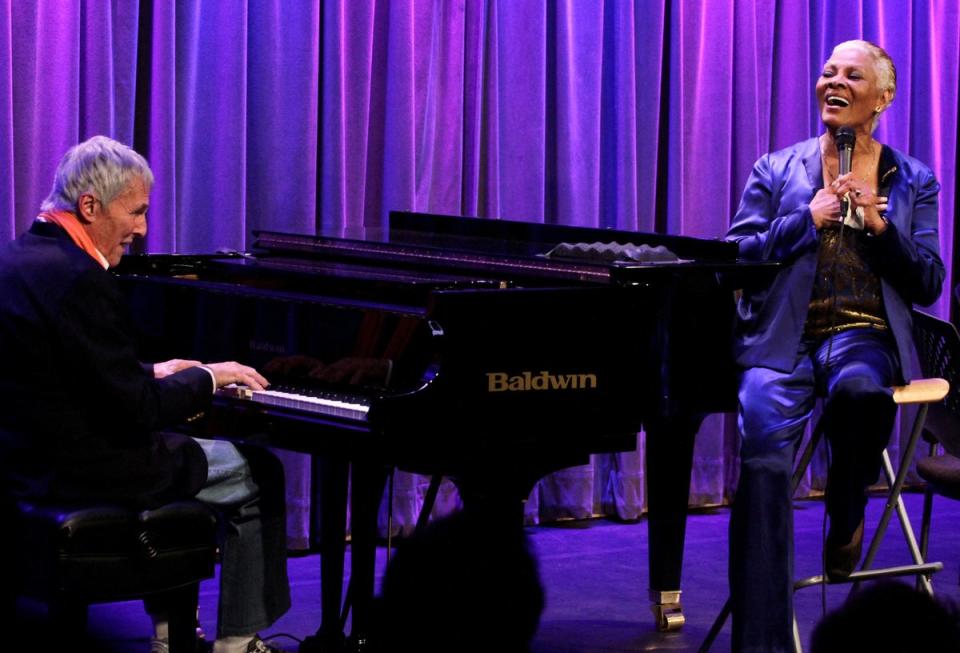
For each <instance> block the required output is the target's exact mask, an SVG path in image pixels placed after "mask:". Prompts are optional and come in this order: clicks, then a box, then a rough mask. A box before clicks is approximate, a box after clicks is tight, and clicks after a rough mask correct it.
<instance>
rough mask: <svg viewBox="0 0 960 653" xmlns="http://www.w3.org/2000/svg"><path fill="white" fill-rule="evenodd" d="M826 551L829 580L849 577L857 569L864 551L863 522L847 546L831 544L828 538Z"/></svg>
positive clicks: (861, 521)
mask: <svg viewBox="0 0 960 653" xmlns="http://www.w3.org/2000/svg"><path fill="white" fill-rule="evenodd" d="M826 549H827V550H826V572H827V579H828V580H832V581H836V580H843V579H845V578H847V577H849V576H850V574H852V573H853V570H854V569H856V568H857V563H858V562H860V553H861V551H862V550H863V520H862V519H861V520H860V525H859V526H857V530H855V531H854V532H853V537H851V538H850V541H849V542H847V543H846V544H841V545H836V544H831V543H830V538H829V537H827V544H826Z"/></svg>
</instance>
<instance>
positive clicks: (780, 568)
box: [729, 329, 899, 653]
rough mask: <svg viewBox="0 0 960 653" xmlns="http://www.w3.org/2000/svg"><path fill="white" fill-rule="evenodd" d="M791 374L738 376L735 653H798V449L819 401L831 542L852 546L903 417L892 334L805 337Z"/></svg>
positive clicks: (751, 371)
mask: <svg viewBox="0 0 960 653" xmlns="http://www.w3.org/2000/svg"><path fill="white" fill-rule="evenodd" d="M800 354H801V356H800V357H799V360H798V362H797V365H796V367H795V368H794V369H793V371H791V372H786V373H785V372H780V371H777V370H771V369H767V368H761V367H755V368H751V369H747V370H745V371H744V372H743V375H742V377H741V382H740V394H739V399H740V412H739V419H738V425H739V429H740V435H741V438H742V440H741V448H740V480H739V482H738V485H737V492H736V496H735V499H734V503H733V509H732V512H731V517H730V566H729V575H730V596H731V601H732V614H733V639H732V650H733V651H734V652H735V653H743V652H747V651H751V652H752V651H756V652H758V653H759V652H761V651H762V652H764V653H777V652H780V651H782V652H784V653H787V652H788V651H793V505H792V497H791V487H790V485H791V477H792V474H793V462H794V455H795V452H796V450H797V447H798V445H799V443H800V440H801V439H802V437H803V432H804V427H805V425H806V423H807V421H808V420H809V419H810V415H811V414H812V412H813V408H814V404H815V402H816V400H817V398H818V397H823V398H824V407H823V418H822V419H825V420H827V421H826V422H825V425H826V430H825V435H826V438H827V441H828V442H829V444H830V471H829V474H828V480H827V513H828V515H829V517H830V533H831V534H830V539H835V540H836V541H837V542H840V543H843V542H848V541H849V540H850V537H851V536H852V534H853V532H854V530H855V529H856V528H857V526H858V525H859V523H860V520H861V519H862V517H863V511H864V508H865V506H866V495H865V490H866V487H867V486H869V485H871V484H872V483H874V482H876V480H877V477H878V476H879V473H880V463H881V454H882V451H883V448H884V447H885V446H886V444H887V441H888V439H889V437H890V432H891V430H892V428H893V421H894V418H895V416H896V405H895V404H894V403H893V399H892V396H891V391H890V386H891V385H892V384H893V383H894V380H895V379H896V378H897V376H898V374H899V372H898V370H899V366H898V362H897V354H896V346H895V344H894V342H893V338H892V337H891V336H890V335H889V334H888V333H887V332H883V331H877V330H874V329H851V330H848V331H844V332H841V333H839V334H837V335H834V336H833V337H832V338H828V339H827V340H825V341H823V342H822V343H818V344H816V345H814V344H812V343H803V344H802V345H801V352H800Z"/></svg>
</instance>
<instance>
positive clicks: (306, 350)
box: [117, 212, 745, 651]
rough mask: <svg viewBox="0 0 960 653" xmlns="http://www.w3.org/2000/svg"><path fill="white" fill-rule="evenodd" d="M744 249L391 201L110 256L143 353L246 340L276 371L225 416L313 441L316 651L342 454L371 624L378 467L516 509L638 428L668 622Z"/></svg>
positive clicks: (225, 402) (329, 616)
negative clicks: (197, 250)
mask: <svg viewBox="0 0 960 653" xmlns="http://www.w3.org/2000/svg"><path fill="white" fill-rule="evenodd" d="M744 268H745V266H744V265H743V264H740V263H738V262H737V261H736V246H735V245H732V244H730V243H724V242H719V241H708V240H700V239H694V238H687V237H680V236H664V235H657V234H644V233H634V232H624V231H613V230H603V229H587V228H578V227H566V226H558V225H545V224H533V223H525V222H510V221H505V220H492V219H478V218H460V217H453V216H438V215H429V214H417V213H407V212H394V213H391V215H390V221H389V227H388V228H386V229H365V230H364V229H360V230H357V231H356V232H346V233H341V232H338V233H336V234H334V235H326V234H321V235H317V236H308V235H298V234H284V233H276V232H258V233H257V234H256V241H255V245H254V247H253V249H252V250H251V251H250V252H245V253H228V254H216V255H202V256H191V255H139V256H137V255H134V256H127V257H125V258H124V260H123V262H122V263H121V265H120V266H119V268H118V269H117V274H118V276H119V279H120V281H121V284H122V286H123V287H124V289H125V291H126V292H127V294H128V296H129V301H130V304H131V308H132V313H133V315H134V316H135V321H136V323H137V324H136V327H137V329H138V338H139V344H140V346H141V357H142V358H143V359H144V360H164V359H167V358H172V357H181V358H183V357H191V358H196V359H200V360H230V359H233V360H240V361H242V362H245V363H248V364H251V365H254V366H256V367H258V369H260V370H261V371H262V372H264V373H265V375H266V376H267V377H268V378H269V379H270V380H271V383H272V385H271V387H270V388H269V389H268V390H267V391H263V392H251V391H249V390H247V389H244V388H236V389H232V390H229V391H227V392H224V393H222V394H221V396H220V397H218V400H217V404H218V406H220V407H221V408H224V409H225V410H223V411H218V413H219V414H221V417H220V421H218V422H217V425H216V428H217V429H218V431H220V432H221V433H223V434H225V435H228V436H229V437H236V438H241V439H243V438H245V439H258V440H260V441H261V442H265V443H267V444H269V445H272V446H276V447H281V448H287V449H291V450H294V451H302V452H307V453H312V454H316V459H317V460H319V461H320V463H319V465H320V469H319V472H320V475H321V478H322V479H323V483H324V489H323V491H322V501H321V503H322V505H321V514H322V520H323V524H324V525H323V527H322V529H321V531H322V533H321V542H320V553H321V565H322V569H321V582H322V590H321V592H322V612H323V623H322V625H321V628H320V631H319V632H318V635H317V637H316V638H310V639H308V641H307V642H306V643H305V644H304V645H303V646H302V647H301V651H311V650H320V649H321V647H324V649H323V650H327V648H326V647H330V646H332V643H335V642H337V641H338V640H339V638H342V623H341V620H340V618H339V616H340V610H341V591H342V584H343V562H344V535H345V530H344V528H345V526H344V525H345V522H346V502H345V497H346V487H347V475H348V468H349V469H350V470H351V471H350V472H349V473H350V474H351V475H352V476H351V484H352V493H351V497H352V502H353V503H352V522H351V526H352V545H351V546H352V550H351V558H352V571H351V588H350V591H351V597H352V603H353V637H354V639H355V640H360V641H362V639H363V638H364V636H365V632H366V628H368V626H369V619H370V613H369V610H370V601H369V599H370V597H371V596H372V593H373V583H374V576H373V567H374V564H373V560H374V545H375V541H376V540H375V535H376V532H375V515H376V510H377V506H378V505H379V501H380V497H381V496H382V492H383V487H384V479H385V477H386V470H387V469H389V468H392V467H396V468H399V469H403V470H407V471H414V472H419V473H425V474H432V475H446V476H449V477H452V478H453V479H455V481H456V483H457V485H458V489H459V491H460V493H461V496H462V497H463V499H464V502H465V504H466V505H467V506H481V507H482V508H483V510H484V511H485V513H486V514H489V515H497V514H499V515H503V516H504V517H503V519H502V520H501V521H500V522H498V524H497V526H498V527H499V526H502V527H504V528H510V527H520V524H521V512H520V506H521V502H522V501H523V500H524V499H525V498H526V497H527V496H528V494H529V492H530V490H531V489H532V487H533V485H534V484H535V483H536V481H537V480H538V479H540V478H542V477H543V476H544V475H546V474H548V473H550V472H552V471H556V470H558V469H562V468H565V467H569V466H572V465H577V464H583V463H585V462H587V460H588V458H589V455H590V454H593V453H601V452H616V451H628V450H632V449H634V448H635V447H636V442H637V440H636V433H637V432H638V431H639V430H640V429H641V428H643V429H645V430H646V432H647V440H646V443H647V444H646V446H647V481H648V507H649V512H648V518H649V533H650V557H649V565H650V592H651V599H652V601H653V604H654V612H655V615H656V619H657V622H658V627H659V628H661V629H665V630H666V629H675V628H679V627H680V626H681V625H682V623H683V613H682V610H681V607H680V600H679V596H680V572H681V565H682V556H683V540H684V528H685V521H686V508H687V500H688V494H689V483H690V471H691V462H692V452H693V438H694V435H695V433H696V431H697V429H698V428H699V425H700V423H701V421H702V419H703V417H704V416H705V415H706V414H708V413H712V412H722V411H729V410H733V409H734V408H735V397H736V395H735V390H736V389H735V383H734V377H735V370H734V366H733V362H732V360H731V358H730V353H729V350H730V336H731V330H732V327H733V315H734V303H733V293H732V289H733V288H734V287H738V286H739V285H740V284H739V279H741V278H743V273H744ZM223 415H226V417H223ZM491 470H496V472H495V473H494V472H492V471H491ZM511 525H512V526H511ZM314 646H315V648H312V647H314Z"/></svg>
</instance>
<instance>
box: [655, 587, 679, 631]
mask: <svg viewBox="0 0 960 653" xmlns="http://www.w3.org/2000/svg"><path fill="white" fill-rule="evenodd" d="M650 599H651V600H652V601H653V605H652V606H650V607H651V609H652V610H653V616H654V618H655V619H656V620H657V630H658V631H660V632H662V633H666V632H674V631H677V630H680V629H681V628H683V624H684V623H686V617H684V616H683V606H681V605H680V591H679V590H677V591H675V592H650Z"/></svg>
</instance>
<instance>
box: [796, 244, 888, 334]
mask: <svg viewBox="0 0 960 653" xmlns="http://www.w3.org/2000/svg"><path fill="white" fill-rule="evenodd" d="M867 237H868V236H866V235H865V234H864V232H863V231H858V230H856V229H850V228H849V227H847V228H845V229H843V230H842V239H841V230H840V229H839V228H829V229H823V230H821V232H820V245H819V247H818V250H817V276H816V281H814V284H813V294H812V295H811V297H810V308H809V310H808V312H807V322H806V325H805V326H804V337H805V338H808V339H811V340H815V341H819V340H822V339H823V338H825V337H826V336H827V335H830V334H833V333H839V332H840V331H845V330H847V329H854V328H859V327H867V328H873V329H881V330H885V329H887V328H888V327H887V318H886V310H885V309H884V307H883V295H882V293H881V289H880V277H879V275H878V274H877V273H875V272H874V271H873V270H871V269H870V265H869V263H868V262H867V258H866V256H865V250H866V248H865V247H864V245H865V243H864V238H867Z"/></svg>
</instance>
